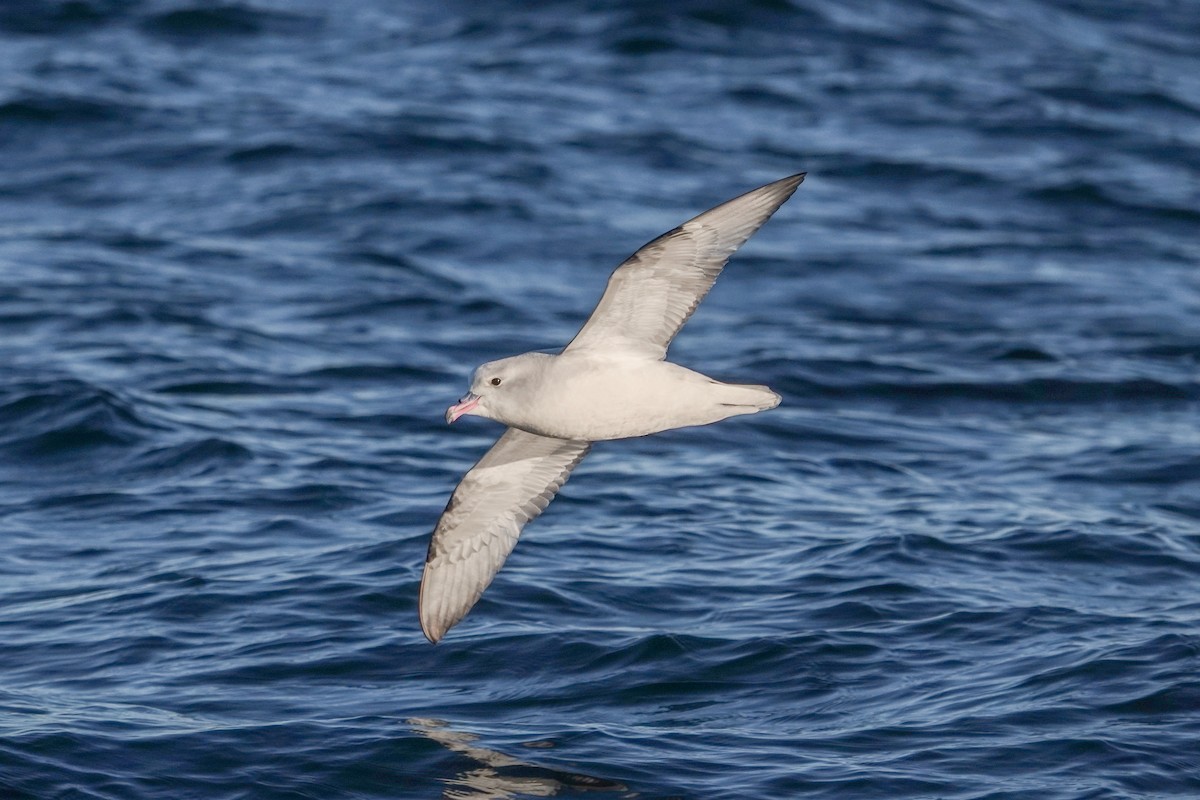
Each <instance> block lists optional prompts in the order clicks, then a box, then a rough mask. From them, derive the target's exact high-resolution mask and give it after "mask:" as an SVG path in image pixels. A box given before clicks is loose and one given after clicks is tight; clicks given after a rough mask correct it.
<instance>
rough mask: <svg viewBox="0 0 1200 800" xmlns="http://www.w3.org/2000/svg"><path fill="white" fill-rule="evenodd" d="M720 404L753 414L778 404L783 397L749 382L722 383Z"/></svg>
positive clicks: (742, 412)
mask: <svg viewBox="0 0 1200 800" xmlns="http://www.w3.org/2000/svg"><path fill="white" fill-rule="evenodd" d="M720 386H721V388H722V392H721V397H720V401H721V405H723V406H733V407H734V408H738V409H744V410H740V411H737V412H735V413H738V414H753V413H754V412H756V411H766V410H767V409H769V408H774V407H775V406H777V405H779V401H780V400H782V399H783V398H782V397H780V396H779V395H778V394H776V393H775V392H773V391H771V390H770V389H769V388H767V387H766V386H762V385H759V384H750V383H722V384H720Z"/></svg>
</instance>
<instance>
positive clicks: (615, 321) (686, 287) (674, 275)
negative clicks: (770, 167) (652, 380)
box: [564, 172, 805, 359]
mask: <svg viewBox="0 0 1200 800" xmlns="http://www.w3.org/2000/svg"><path fill="white" fill-rule="evenodd" d="M804 175H805V173H803V172H802V173H800V174H798V175H792V176H791V177H790V178H784V179H783V180H778V181H775V182H774V183H768V184H767V185H766V186H762V187H760V188H758V189H755V190H753V191H750V192H747V193H746V194H744V195H742V196H741V197H735V198H734V199H733V200H730V201H728V202H726V203H722V204H721V205H719V206H717V207H716V208H713V209H711V210H709V211H705V212H704V213H703V214H701V215H700V216H698V217H695V218H693V219H691V220H688V221H687V222H685V223H683V224H682V225H680V226H679V227H678V228H676V229H675V230H673V231H668V232H667V233H664V234H663V235H662V236H659V237H658V238H657V239H655V240H654V241H652V242H650V243H649V244H647V245H645V246H644V247H642V249H640V250H638V251H637V252H636V253H634V254H633V255H632V256H630V257H629V258H628V259H626V261H625V262H624V263H623V264H621V265H620V266H619V267H617V269H616V271H614V272H613V274H612V277H610V278H609V279H608V287H607V288H606V289H605V290H604V296H603V297H601V298H600V303H599V304H598V305H597V306H596V310H595V311H593V312H592V316H591V317H590V318H589V319H588V321H587V322H586V323H584V326H583V328H582V329H580V331H579V333H578V334H576V336H575V338H574V339H573V340H572V341H571V343H570V344H569V345H567V347H566V349H565V350H564V352H566V351H572V350H583V349H595V350H617V351H626V352H634V353H640V354H643V355H646V356H649V357H652V358H658V359H662V358H665V357H666V353H667V346H668V345H669V344H670V343H671V340H672V339H673V338H675V334H676V333H678V332H679V329H680V328H681V327H683V323H685V322H687V320H688V317H690V316H691V315H692V312H693V311H695V310H696V306H698V305H699V304H700V301H701V300H703V299H704V295H706V294H708V290H709V289H711V288H712V285H713V282H714V281H715V280H716V279H717V276H718V275H720V274H721V269H722V268H723V267H724V266H725V262H726V261H728V260H729V257H730V256H731V255H733V252H734V251H735V250H737V249H738V248H739V247H741V246H742V244H743V243H744V242H745V241H746V240H747V239H749V238H750V237H751V236H753V235H754V232H755V231H757V230H758V229H759V228H760V227H762V224H763V223H764V222H766V221H767V220H768V219H769V218H770V216H771V215H772V214H774V213H775V211H776V209H778V208H779V207H780V206H781V205H783V204H784V202H785V201H786V200H787V199H788V198H789V197H791V196H792V193H793V192H795V191H796V187H797V186H799V185H800V183H801V182H802V181H803V180H804Z"/></svg>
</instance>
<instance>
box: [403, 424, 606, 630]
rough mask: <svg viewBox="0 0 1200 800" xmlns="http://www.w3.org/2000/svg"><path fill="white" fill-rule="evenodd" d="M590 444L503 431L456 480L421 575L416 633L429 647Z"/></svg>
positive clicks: (467, 605) (475, 595) (474, 597)
mask: <svg viewBox="0 0 1200 800" xmlns="http://www.w3.org/2000/svg"><path fill="white" fill-rule="evenodd" d="M591 446H592V445H591V443H590V442H576V441H571V440H568V439H551V438H549V437H546V436H538V435H536V434H532V433H527V432H525V431H522V430H518V429H516V428H509V429H508V430H507V431H506V432H505V433H504V435H503V436H501V437H500V439H499V440H498V441H497V442H496V444H494V445H492V449H491V450H489V451H487V453H486V454H485V455H484V456H483V458H481V459H480V460H479V463H478V464H476V465H475V466H474V467H472V468H471V470H470V472H468V473H467V474H466V475H464V476H463V479H462V481H460V482H459V484H458V488H456V489H455V490H454V494H453V495H451V496H450V502H449V503H447V504H446V510H445V511H443V512H442V517H441V519H439V520H438V524H437V527H436V528H435V529H434V531H433V538H432V539H430V541H429V554H428V555H427V556H426V558H425V574H424V575H423V576H422V577H421V599H420V612H419V613H420V617H421V630H423V631H424V632H425V636H426V637H428V639H429V641H431V642H437V640H438V639H441V638H442V636H444V635H445V633H446V631H448V630H449V629H450V628H451V627H453V626H454V625H455V624H456V623H458V621H459V620H461V619H462V618H463V617H465V616H466V615H467V612H468V611H470V610H471V607H472V606H474V605H475V603H476V602H477V601H478V600H479V597H480V595H482V594H483V590H484V589H486V588H487V587H488V584H490V583H491V582H492V578H494V577H495V576H496V573H497V572H499V571H500V567H501V566H502V565H503V564H504V560H505V559H506V558H508V554H509V553H511V552H512V549H513V547H514V546H515V545H516V543H517V537H518V536H520V535H521V529H522V528H523V527H525V523H526V522H528V521H529V520H531V519H533V518H534V517H536V516H537V515H538V514H541V513H542V510H543V509H545V508H546V506H547V505H548V504H549V503H550V501H551V500H552V499H553V498H554V495H555V494H556V493H557V492H558V490H559V488H560V487H561V486H562V485H563V484H564V483H566V481H567V478H568V477H569V476H570V474H571V470H573V469H574V468H575V465H576V464H578V463H579V462H580V460H581V459H582V458H583V457H584V456H585V455H587V451H588V449H589V448H591Z"/></svg>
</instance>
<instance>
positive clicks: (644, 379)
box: [493, 351, 779, 442]
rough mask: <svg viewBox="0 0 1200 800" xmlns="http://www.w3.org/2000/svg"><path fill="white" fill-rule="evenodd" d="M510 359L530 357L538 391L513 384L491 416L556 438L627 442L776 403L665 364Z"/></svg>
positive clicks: (573, 357)
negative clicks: (623, 440)
mask: <svg viewBox="0 0 1200 800" xmlns="http://www.w3.org/2000/svg"><path fill="white" fill-rule="evenodd" d="M514 358H515V359H522V360H527V361H528V363H529V364H530V372H531V374H530V375H529V380H528V383H527V385H529V386H536V387H537V388H536V391H528V392H523V391H520V389H521V388H522V387H521V386H520V385H518V381H514V382H513V387H514V388H513V391H512V392H511V393H509V394H507V395H506V397H505V402H503V403H501V404H497V405H498V408H496V409H494V411H493V413H494V414H496V416H495V417H494V418H495V419H499V420H500V421H501V422H504V423H505V424H506V425H509V426H511V427H514V428H520V429H521V430H523V431H528V432H530V433H536V434H538V435H539V436H551V437H554V438H556V439H576V440H580V441H588V442H601V441H607V440H610V439H628V438H631V437H634V436H646V435H648V434H651V433H658V432H660V431H665V430H671V429H672V428H683V427H688V426H691V425H708V424H709V423H712V422H718V421H720V420H723V419H725V418H726V417H732V416H734V415H736V414H751V413H754V412H755V411H761V410H762V409H766V408H774V407H775V406H776V405H778V404H779V395H777V394H775V393H774V392H772V391H771V390H770V389H767V388H766V387H765V386H744V385H738V384H728V383H721V382H720V381H716V380H713V379H712V378H709V377H706V376H704V375H701V374H700V373H699V372H694V371H692V370H690V369H687V368H686V367H681V366H679V365H678V364H672V363H671V362H669V361H656V360H653V359H650V358H645V357H640V356H626V355H624V354H597V353H590V352H570V351H568V352H566V353H562V354H560V355H549V354H545V353H527V354H525V355H522V356H515V357H514ZM497 364H498V365H503V366H502V367H501V368H503V367H506V366H508V365H504V363H503V362H497ZM520 382H521V383H524V382H525V381H523V380H520Z"/></svg>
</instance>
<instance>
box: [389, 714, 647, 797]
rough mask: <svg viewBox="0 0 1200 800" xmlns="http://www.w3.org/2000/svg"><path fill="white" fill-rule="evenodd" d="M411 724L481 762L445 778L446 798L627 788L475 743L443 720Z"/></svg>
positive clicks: (415, 720) (418, 720)
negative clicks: (542, 765) (536, 763)
mask: <svg viewBox="0 0 1200 800" xmlns="http://www.w3.org/2000/svg"><path fill="white" fill-rule="evenodd" d="M408 724H409V725H411V726H412V728H413V730H414V731H416V732H417V733H419V734H421V735H422V736H425V737H427V738H429V739H432V740H433V741H435V742H437V743H438V744H440V745H442V746H443V747H445V748H446V749H448V750H453V751H454V752H455V753H460V754H461V755H464V756H466V757H467V758H469V759H471V760H472V761H475V762H476V763H477V764H478V766H476V767H474V768H473V769H466V770H463V771H462V772H459V773H458V774H457V775H455V776H454V777H453V778H445V779H444V781H445V783H446V789H445V790H444V791H443V792H442V797H443V798H446V799H447V800H516V799H517V798H522V797H554V796H555V795H559V794H568V795H569V794H574V793H577V792H624V791H627V788H626V787H625V786H624V785H622V784H620V783H617V782H615V781H609V780H604V779H603V778H593V777H591V776H589V775H580V774H578V773H574V772H561V771H559V770H555V769H548V768H546V767H539V766H536V765H534V764H530V763H528V762H526V761H521V760H520V759H517V758H513V757H512V756H509V755H506V754H505V753H501V752H500V751H498V750H491V749H489V748H487V747H479V746H477V745H475V744H474V743H475V742H476V741H478V739H479V737H478V736H476V735H475V734H473V733H466V732H464V731H456V730H454V729H452V728H450V727H449V726H447V724H446V723H445V722H442V721H441V720H436V719H422V718H413V719H409V720H408ZM633 796H634V795H632V794H626V795H624V797H633Z"/></svg>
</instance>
